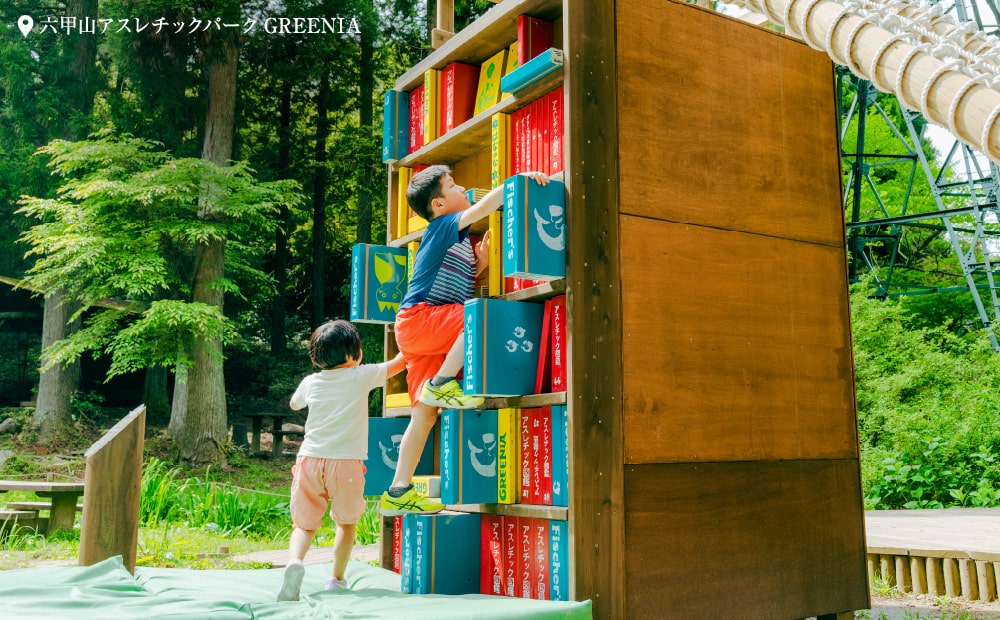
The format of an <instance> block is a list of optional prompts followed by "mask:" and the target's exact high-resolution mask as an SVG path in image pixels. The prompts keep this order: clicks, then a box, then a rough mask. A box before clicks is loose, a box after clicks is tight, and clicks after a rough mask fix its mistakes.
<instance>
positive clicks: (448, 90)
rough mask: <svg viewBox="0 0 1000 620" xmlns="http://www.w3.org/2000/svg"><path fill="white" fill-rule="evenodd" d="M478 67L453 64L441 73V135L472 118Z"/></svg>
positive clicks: (474, 108) (474, 106)
mask: <svg viewBox="0 0 1000 620" xmlns="http://www.w3.org/2000/svg"><path fill="white" fill-rule="evenodd" d="M478 84H479V67H477V66H475V65H467V64H465V63H461V62H453V63H451V64H450V65H448V66H447V67H445V68H444V71H442V72H441V134H442V135H444V134H445V133H447V132H449V131H451V130H452V129H454V128H455V127H458V126H459V125H461V124H462V123H464V122H465V121H467V120H469V119H470V118H472V115H473V112H475V110H476V88H477V86H478Z"/></svg>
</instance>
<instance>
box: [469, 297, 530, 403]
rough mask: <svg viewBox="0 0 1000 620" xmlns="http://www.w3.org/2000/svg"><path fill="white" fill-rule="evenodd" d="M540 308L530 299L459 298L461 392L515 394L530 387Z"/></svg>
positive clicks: (485, 394)
mask: <svg viewBox="0 0 1000 620" xmlns="http://www.w3.org/2000/svg"><path fill="white" fill-rule="evenodd" d="M542 311H543V307H542V304H535V303H530V302H519V301H505V300H501V299H483V298H480V299H470V300H469V301H467V302H465V317H464V318H465V335H464V338H465V365H464V375H463V384H464V389H465V393H466V394H479V395H484V396H520V395H525V394H531V393H532V392H533V391H534V388H535V371H536V370H537V369H538V340H539V337H540V336H541V330H542Z"/></svg>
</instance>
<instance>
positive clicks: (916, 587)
mask: <svg viewBox="0 0 1000 620" xmlns="http://www.w3.org/2000/svg"><path fill="white" fill-rule="evenodd" d="M910 580H911V585H912V586H913V593H914V594H926V593H927V564H926V562H924V558H919V557H911V558H910Z"/></svg>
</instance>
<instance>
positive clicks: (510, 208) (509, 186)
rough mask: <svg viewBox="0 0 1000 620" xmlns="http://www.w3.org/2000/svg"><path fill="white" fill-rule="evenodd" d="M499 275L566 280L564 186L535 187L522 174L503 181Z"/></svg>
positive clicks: (537, 185) (554, 184) (533, 183)
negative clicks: (501, 270)
mask: <svg viewBox="0 0 1000 620" xmlns="http://www.w3.org/2000/svg"><path fill="white" fill-rule="evenodd" d="M503 196H504V199H503V205H504V206H503V208H504V239H503V275H504V276H506V277H508V278H530V279H533V280H557V279H559V278H565V277H566V186H565V185H563V183H562V182H560V181H549V183H548V184H547V185H544V186H543V185H539V184H538V182H537V181H535V180H534V179H532V178H531V177H528V176H525V175H523V174H517V175H514V176H512V177H510V178H509V179H507V180H506V181H504V190H503Z"/></svg>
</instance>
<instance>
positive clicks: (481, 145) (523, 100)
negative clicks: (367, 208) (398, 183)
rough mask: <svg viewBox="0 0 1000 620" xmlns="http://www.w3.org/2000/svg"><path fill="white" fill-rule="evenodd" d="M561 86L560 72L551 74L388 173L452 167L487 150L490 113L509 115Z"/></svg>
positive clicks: (415, 154) (561, 77)
mask: <svg viewBox="0 0 1000 620" xmlns="http://www.w3.org/2000/svg"><path fill="white" fill-rule="evenodd" d="M562 83H563V72H562V71H555V72H553V73H550V74H549V75H547V76H545V77H544V78H542V79H541V80H539V81H538V82H536V83H534V84H532V85H531V86H529V87H528V88H525V89H524V90H522V91H520V92H517V93H515V94H513V95H510V96H509V97H507V98H505V99H503V100H501V101H500V103H497V104H496V105H494V106H492V107H491V108H489V109H488V110H484V111H483V112H480V113H479V114H477V115H476V116H473V117H472V118H470V119H469V120H467V121H465V122H464V123H462V124H461V125H459V126H458V127H455V128H454V129H452V130H451V131H449V132H448V133H446V134H444V135H443V136H440V137H438V139H437V140H434V141H433V142H431V143H430V144H425V145H424V146H422V147H421V148H420V149H418V150H416V151H414V152H413V153H410V154H409V155H407V156H406V157H404V158H402V159H399V160H397V161H396V162H395V163H393V164H392V170H393V171H396V170H399V169H400V168H404V167H405V168H410V167H413V166H414V165H416V164H448V165H450V164H454V163H455V162H457V161H461V160H463V159H466V158H468V157H470V156H471V155H474V154H475V153H477V152H480V151H483V150H487V149H489V148H490V131H491V126H490V123H491V121H492V118H493V115H494V114H499V113H503V114H510V113H511V112H514V111H516V110H519V109H521V108H523V107H524V106H526V105H528V104H529V103H531V102H532V101H535V100H536V99H539V98H540V97H542V96H543V95H545V94H547V93H549V92H551V91H553V90H555V89H557V88H559V87H560V86H561V85H562Z"/></svg>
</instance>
